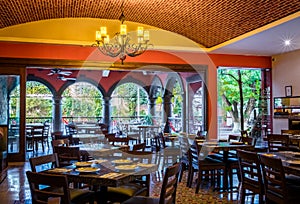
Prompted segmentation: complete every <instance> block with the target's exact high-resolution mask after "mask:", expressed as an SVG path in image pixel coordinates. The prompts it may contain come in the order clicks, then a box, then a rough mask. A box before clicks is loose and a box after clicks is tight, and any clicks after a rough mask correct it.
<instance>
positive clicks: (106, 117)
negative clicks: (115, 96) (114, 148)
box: [103, 96, 111, 127]
mask: <svg viewBox="0 0 300 204" xmlns="http://www.w3.org/2000/svg"><path fill="white" fill-rule="evenodd" d="M110 101H111V97H109V96H105V97H103V107H104V115H103V122H104V123H105V124H107V126H108V127H109V125H110V112H111V111H110Z"/></svg>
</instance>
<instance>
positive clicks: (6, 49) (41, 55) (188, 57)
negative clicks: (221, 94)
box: [0, 42, 272, 138]
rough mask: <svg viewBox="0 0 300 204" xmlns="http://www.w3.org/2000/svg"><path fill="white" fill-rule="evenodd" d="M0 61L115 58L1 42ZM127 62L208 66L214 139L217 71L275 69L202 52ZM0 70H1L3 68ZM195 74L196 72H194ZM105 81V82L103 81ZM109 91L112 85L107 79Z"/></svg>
mask: <svg viewBox="0 0 300 204" xmlns="http://www.w3.org/2000/svg"><path fill="white" fill-rule="evenodd" d="M0 57H6V58H33V59H65V60H81V61H89V60H91V61H97V60H99V61H105V62H115V61H118V59H116V58H114V59H113V58H110V57H108V56H104V55H103V54H102V53H100V51H99V50H97V48H94V47H84V46H74V45H50V44H38V43H36V44H34V43H8V42H0ZM126 62H141V63H161V64H163V63H166V64H189V65H192V66H193V65H197V64H198V65H199V64H200V65H206V66H208V73H207V79H208V80H207V87H208V91H209V93H208V97H209V98H208V101H209V111H208V113H209V121H208V122H209V132H208V135H209V137H211V138H216V137H217V67H218V66H231V67H246V68H250V67H253V68H272V67H271V57H259V56H241V55H222V54H205V53H203V52H201V51H199V52H184V51H180V52H179V51H153V50H148V51H146V52H145V53H144V54H142V55H140V56H137V57H134V58H131V57H127V59H126V61H125V63H126ZM0 69H1V67H0ZM195 71H197V70H196V69H195ZM101 80H102V79H101ZM103 80H104V81H106V82H107V87H105V89H107V88H108V87H109V86H110V85H111V83H110V81H109V80H108V79H103Z"/></svg>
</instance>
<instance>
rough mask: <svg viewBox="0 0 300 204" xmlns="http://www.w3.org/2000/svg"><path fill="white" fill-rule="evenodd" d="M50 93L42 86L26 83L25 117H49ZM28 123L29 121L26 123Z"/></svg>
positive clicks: (34, 82) (50, 108) (38, 83)
mask: <svg viewBox="0 0 300 204" xmlns="http://www.w3.org/2000/svg"><path fill="white" fill-rule="evenodd" d="M51 115H52V93H51V92H50V90H49V89H48V87H46V86H45V85H44V84H42V83H40V82H36V81H28V82H27V83H26V117H51ZM28 122H30V121H28Z"/></svg>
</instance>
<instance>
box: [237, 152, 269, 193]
mask: <svg viewBox="0 0 300 204" xmlns="http://www.w3.org/2000/svg"><path fill="white" fill-rule="evenodd" d="M237 157H238V160H239V169H240V177H241V182H242V187H243V188H244V189H249V190H251V191H252V192H253V191H255V192H259V194H263V192H264V187H263V180H262V179H263V178H262V173H261V169H260V161H259V156H258V155H257V153H255V152H250V151H246V150H237Z"/></svg>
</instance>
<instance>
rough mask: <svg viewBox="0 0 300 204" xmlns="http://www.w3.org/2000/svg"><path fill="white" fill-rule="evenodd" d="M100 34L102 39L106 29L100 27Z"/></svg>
mask: <svg viewBox="0 0 300 204" xmlns="http://www.w3.org/2000/svg"><path fill="white" fill-rule="evenodd" d="M100 32H101V36H102V37H104V36H106V34H107V31H106V27H105V26H103V27H100Z"/></svg>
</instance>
